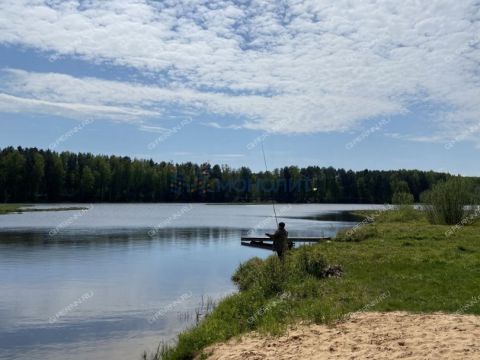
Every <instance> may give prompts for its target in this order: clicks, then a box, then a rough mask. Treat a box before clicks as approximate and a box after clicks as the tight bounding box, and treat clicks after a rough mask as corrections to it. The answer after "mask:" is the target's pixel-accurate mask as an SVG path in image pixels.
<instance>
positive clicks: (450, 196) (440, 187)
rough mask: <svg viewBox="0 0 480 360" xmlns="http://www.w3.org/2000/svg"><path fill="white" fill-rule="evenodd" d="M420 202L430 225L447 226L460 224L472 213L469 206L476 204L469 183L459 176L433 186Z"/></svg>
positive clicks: (423, 194) (422, 195)
mask: <svg viewBox="0 0 480 360" xmlns="http://www.w3.org/2000/svg"><path fill="white" fill-rule="evenodd" d="M420 200H421V202H422V203H424V206H423V208H424V210H425V213H426V215H427V219H428V221H429V222H430V223H432V224H447V225H455V224H457V223H459V222H461V221H462V219H463V218H465V217H466V216H468V215H469V214H470V213H471V212H472V210H471V208H469V205H475V203H476V198H475V196H474V192H473V186H472V184H471V182H470V181H468V180H467V179H464V178H462V177H459V176H458V177H452V178H450V179H448V180H447V181H446V182H441V183H438V184H436V185H434V186H433V188H432V189H431V190H428V191H425V192H424V193H422V194H421V197H420Z"/></svg>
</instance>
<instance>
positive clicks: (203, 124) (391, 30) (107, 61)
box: [0, 0, 480, 176]
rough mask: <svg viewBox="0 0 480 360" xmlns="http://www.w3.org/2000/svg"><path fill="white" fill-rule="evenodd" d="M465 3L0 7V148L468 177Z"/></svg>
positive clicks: (473, 149)
mask: <svg viewBox="0 0 480 360" xmlns="http://www.w3.org/2000/svg"><path fill="white" fill-rule="evenodd" d="M479 134H480V3H479V2H478V0H462V1H452V0H448V1H443V0H430V1H426V0H425V1H423V0H405V1H398V0H393V1H390V0H384V1H374V0H356V1H353V0H351V1H348V0H315V1H280V0H277V1H221V0H220V1H207V0H188V1H183V0H177V1H147V0H115V1H110V0H102V1H100V0H76V1H73V0H72V1H70V0H66V1H61V0H43V1H42V0H29V1H27V0H2V1H0V147H5V146H10V145H12V146H24V147H32V146H35V147H38V148H43V149H46V148H50V149H53V150H56V151H64V150H68V151H74V152H77V151H78V152H92V153H95V154H108V155H110V154H115V155H128V156H131V157H136V158H152V159H154V160H156V161H173V162H186V161H192V162H197V163H201V162H205V161H208V162H211V163H220V164H227V165H230V166H232V167H240V166H249V167H250V168H252V169H254V170H257V171H258V170H262V169H263V168H264V163H263V157H262V144H263V147H264V149H265V154H266V158H267V165H268V167H270V168H274V167H280V166H287V165H297V166H308V165H315V166H333V167H338V168H339V167H342V168H346V169H353V170H362V169H365V168H368V169H400V168H406V169H422V170H434V171H445V172H450V173H454V174H463V175H477V176H480V168H479V165H480V161H479V154H480V137H479Z"/></svg>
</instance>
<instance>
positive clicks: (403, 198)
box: [392, 192, 414, 205]
mask: <svg viewBox="0 0 480 360" xmlns="http://www.w3.org/2000/svg"><path fill="white" fill-rule="evenodd" d="M413 202H414V198H413V195H412V194H410V193H407V192H396V193H395V194H393V196H392V203H393V204H395V205H411V204H413Z"/></svg>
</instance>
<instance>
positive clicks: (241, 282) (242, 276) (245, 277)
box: [232, 257, 263, 291]
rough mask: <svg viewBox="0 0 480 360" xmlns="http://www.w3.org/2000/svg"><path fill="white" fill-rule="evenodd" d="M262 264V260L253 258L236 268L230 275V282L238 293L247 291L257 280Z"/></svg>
mask: <svg viewBox="0 0 480 360" xmlns="http://www.w3.org/2000/svg"><path fill="white" fill-rule="evenodd" d="M262 264H263V260H262V259H260V258H258V257H254V258H251V259H250V260H248V261H246V262H244V263H241V264H240V265H239V266H238V268H237V270H235V272H234V273H233V275H232V281H233V282H234V284H236V285H237V286H238V289H239V290H240V291H244V290H248V289H249V288H250V287H251V286H252V285H253V284H254V283H255V282H256V281H257V280H258V275H259V274H260V272H261V271H262V270H261V269H262Z"/></svg>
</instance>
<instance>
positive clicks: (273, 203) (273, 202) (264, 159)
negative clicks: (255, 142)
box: [261, 141, 278, 227]
mask: <svg viewBox="0 0 480 360" xmlns="http://www.w3.org/2000/svg"><path fill="white" fill-rule="evenodd" d="M261 145H262V154H263V162H264V163H265V171H266V172H267V173H268V166H267V158H266V157H265V150H264V148H263V141H262V142H261ZM272 207H273V214H274V215H275V222H276V223H277V227H278V219H277V211H276V210H275V201H274V200H273V196H272Z"/></svg>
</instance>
